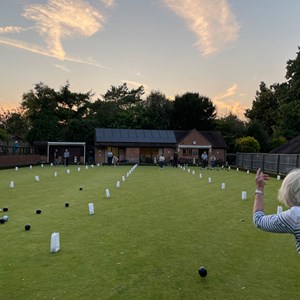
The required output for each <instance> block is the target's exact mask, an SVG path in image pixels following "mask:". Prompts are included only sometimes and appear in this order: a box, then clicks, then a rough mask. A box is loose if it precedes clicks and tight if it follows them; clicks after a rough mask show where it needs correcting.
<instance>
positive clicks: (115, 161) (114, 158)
mask: <svg viewBox="0 0 300 300" xmlns="http://www.w3.org/2000/svg"><path fill="white" fill-rule="evenodd" d="M112 161H113V164H114V167H116V166H117V165H118V164H119V158H118V157H117V156H115V155H114V156H113V160H112Z"/></svg>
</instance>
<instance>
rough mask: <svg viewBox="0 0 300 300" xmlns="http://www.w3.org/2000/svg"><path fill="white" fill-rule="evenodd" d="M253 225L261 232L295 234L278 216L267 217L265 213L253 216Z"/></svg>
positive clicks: (260, 212) (257, 213)
mask: <svg viewBox="0 0 300 300" xmlns="http://www.w3.org/2000/svg"><path fill="white" fill-rule="evenodd" d="M253 223H254V224H255V226H256V227H257V228H259V229H261V230H264V231H269V232H276V233H294V232H293V228H292V227H291V226H290V225H289V224H288V222H285V221H284V219H283V218H282V216H280V215H277V214H272V215H265V213H264V212H263V211H257V212H255V213H254V214H253Z"/></svg>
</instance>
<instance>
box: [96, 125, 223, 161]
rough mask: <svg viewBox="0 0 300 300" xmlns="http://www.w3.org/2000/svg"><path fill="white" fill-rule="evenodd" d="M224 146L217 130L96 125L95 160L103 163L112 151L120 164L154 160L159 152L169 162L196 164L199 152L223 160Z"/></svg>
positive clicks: (199, 156)
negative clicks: (148, 128)
mask: <svg viewBox="0 0 300 300" xmlns="http://www.w3.org/2000/svg"><path fill="white" fill-rule="evenodd" d="M226 149H227V145H226V142H225V140H224V138H223V137H222V135H221V133H220V132H218V131H198V130H196V129H192V130H146V129H117V128H96V130H95V146H94V153H95V159H94V160H95V163H97V164H98V163H99V164H106V163H107V162H108V153H109V152H112V153H113V155H114V156H116V157H118V158H119V162H120V163H139V164H147V163H155V162H156V161H157V159H158V157H159V156H160V155H163V156H164V157H165V159H166V162H170V163H172V161H173V159H174V155H176V156H177V157H178V163H193V164H197V163H198V162H199V161H200V158H201V155H202V153H203V152H206V153H207V154H208V157H209V158H210V157H211V156H212V155H214V156H215V157H216V159H217V162H219V163H222V164H223V163H224V162H225V161H226Z"/></svg>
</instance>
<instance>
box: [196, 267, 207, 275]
mask: <svg viewBox="0 0 300 300" xmlns="http://www.w3.org/2000/svg"><path fill="white" fill-rule="evenodd" d="M198 273H199V275H200V276H201V277H206V275H207V270H206V269H205V268H204V267H200V268H199V270H198Z"/></svg>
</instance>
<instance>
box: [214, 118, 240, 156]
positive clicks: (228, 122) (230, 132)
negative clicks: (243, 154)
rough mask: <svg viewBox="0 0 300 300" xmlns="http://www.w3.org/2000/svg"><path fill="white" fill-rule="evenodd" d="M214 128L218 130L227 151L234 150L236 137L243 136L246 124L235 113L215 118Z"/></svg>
mask: <svg viewBox="0 0 300 300" xmlns="http://www.w3.org/2000/svg"><path fill="white" fill-rule="evenodd" d="M215 123H216V130H218V131H220V132H221V134H222V136H223V137H224V139H225V141H226V144H227V146H228V152H229V153H232V152H234V151H235V141H236V139H238V138H240V137H243V136H244V135H245V133H246V124H245V122H243V121H241V120H240V119H239V118H238V117H237V116H236V115H234V114H232V113H230V114H229V115H227V116H225V117H223V118H219V119H216V122H215Z"/></svg>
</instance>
